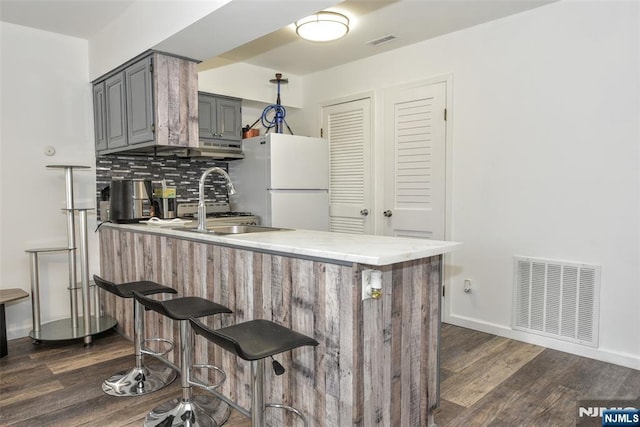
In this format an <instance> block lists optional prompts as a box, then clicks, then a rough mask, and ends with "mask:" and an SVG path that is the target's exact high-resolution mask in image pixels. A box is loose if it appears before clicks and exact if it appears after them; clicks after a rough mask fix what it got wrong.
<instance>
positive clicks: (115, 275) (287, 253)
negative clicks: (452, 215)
mask: <svg viewBox="0 0 640 427" xmlns="http://www.w3.org/2000/svg"><path fill="white" fill-rule="evenodd" d="M456 246H458V243H453V242H439V241H430V240H421V239H407V238H392V237H382V236H364V235H362V236H361V235H349V234H338V233H327V232H317V231H307V230H282V231H270V232H264V233H249V234H238V235H215V234H201V233H194V232H189V231H181V230H175V229H169V228H166V227H158V226H152V225H137V224H136V225H132V224H128V225H124V224H104V225H103V226H102V227H101V228H100V251H101V275H102V276H103V277H104V278H106V279H108V280H111V281H114V282H116V283H118V282H124V281H131V280H141V279H147V280H153V281H157V282H160V283H162V284H165V285H167V286H172V287H174V288H175V289H177V290H178V292H179V294H180V295H196V296H200V297H204V298H208V299H211V300H213V301H216V302H219V303H221V304H224V305H226V306H227V307H229V308H231V309H232V310H233V311H234V313H233V314H231V315H226V316H214V317H212V318H210V319H208V322H209V326H211V327H214V328H217V327H221V326H227V325H230V324H233V323H237V322H242V321H246V320H251V319H254V318H265V319H269V320H273V321H275V322H277V323H280V324H282V325H284V326H287V327H290V328H292V329H294V330H297V331H299V332H301V333H304V334H307V335H310V336H312V337H314V338H315V339H316V340H317V341H318V342H319V343H320V345H318V346H317V347H315V348H304V349H299V350H294V351H293V352H289V353H284V354H282V355H279V356H277V357H276V358H277V359H278V360H279V361H280V362H281V363H282V364H283V365H284V366H285V368H287V372H286V373H285V374H284V375H282V376H274V374H273V372H272V371H271V370H270V369H268V370H267V372H266V376H267V378H266V380H265V397H266V401H268V402H269V401H273V402H286V403H287V404H290V405H292V406H294V407H296V408H298V409H299V410H301V411H302V412H303V413H305V414H306V416H307V418H308V420H309V421H310V424H311V425H313V426H347V425H357V426H373V425H380V426H399V425H407V426H426V425H429V424H431V423H432V422H433V417H432V415H433V412H432V411H433V409H435V408H436V407H437V405H438V400H439V390H438V388H439V378H438V375H439V360H438V358H439V327H440V295H441V282H442V257H443V254H445V253H448V252H451V251H453V250H454V249H455V247H456ZM367 270H377V271H380V272H381V275H382V280H381V283H382V287H381V292H382V295H381V297H380V298H378V299H371V298H369V299H365V300H363V298H362V295H363V291H362V288H363V286H362V281H363V279H362V277H363V272H366V271H367ZM103 310H104V312H105V314H109V315H112V316H114V317H115V318H116V319H117V320H118V322H119V328H120V330H121V331H122V332H123V333H124V334H125V335H126V336H128V337H132V336H133V324H132V313H131V310H132V308H131V304H129V303H128V302H127V301H123V300H122V299H116V298H115V297H112V296H110V295H104V297H103ZM147 316H149V317H151V318H149V317H148V320H147V322H146V325H147V331H146V336H147V337H154V336H160V337H164V338H169V339H173V340H177V338H178V331H177V325H173V323H172V322H171V321H170V320H168V319H166V318H162V317H161V316H157V315H156V314H155V313H148V314H147ZM176 345H178V344H176ZM194 349H195V351H194V353H195V360H196V363H213V364H216V365H218V366H220V367H222V368H223V369H224V370H225V371H226V372H227V379H226V382H225V383H224V384H223V385H222V387H221V389H220V392H221V393H222V394H224V395H226V396H227V397H229V398H231V399H233V400H235V401H236V402H238V403H239V404H240V405H241V406H243V407H245V408H248V407H250V396H249V392H250V387H249V384H250V378H249V377H250V369H249V365H248V364H247V363H244V362H243V361H242V360H239V359H236V358H235V357H234V356H232V355H231V354H230V353H228V352H226V351H224V350H222V349H220V348H217V347H215V346H214V345H212V344H209V343H208V342H206V341H205V340H202V339H197V338H196V340H195V347H194ZM172 353H177V352H175V351H174V352H172ZM168 357H169V359H171V360H173V361H174V362H175V359H174V357H177V354H176V355H173V354H171V353H170V354H169V355H168ZM290 417H291V415H290V414H289V413H288V412H287V411H282V410H276V409H269V410H268V411H267V413H266V420H267V422H268V424H269V425H274V426H276V425H295V424H294V422H293V420H292V419H291V418H290Z"/></svg>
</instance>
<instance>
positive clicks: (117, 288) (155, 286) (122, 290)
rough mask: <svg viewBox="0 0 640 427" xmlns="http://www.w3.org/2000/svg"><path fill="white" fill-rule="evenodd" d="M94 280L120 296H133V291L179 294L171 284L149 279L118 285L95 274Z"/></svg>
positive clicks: (106, 289) (148, 293) (152, 293)
mask: <svg viewBox="0 0 640 427" xmlns="http://www.w3.org/2000/svg"><path fill="white" fill-rule="evenodd" d="M93 281H94V282H95V284H96V285H98V286H99V287H101V288H102V289H104V290H105V291H107V292H111V293H112V294H114V295H117V296H119V297H120V298H133V291H136V292H138V293H139V294H142V295H155V294H163V293H164V294H177V293H178V291H176V290H175V289H173V288H170V287H169V286H164V285H161V284H159V283H156V282H150V281H148V280H139V281H136V282H125V283H121V284H118V285H116V284H115V283H113V282H109V281H108V280H104V279H103V278H101V277H100V276H97V275H95V274H94V275H93Z"/></svg>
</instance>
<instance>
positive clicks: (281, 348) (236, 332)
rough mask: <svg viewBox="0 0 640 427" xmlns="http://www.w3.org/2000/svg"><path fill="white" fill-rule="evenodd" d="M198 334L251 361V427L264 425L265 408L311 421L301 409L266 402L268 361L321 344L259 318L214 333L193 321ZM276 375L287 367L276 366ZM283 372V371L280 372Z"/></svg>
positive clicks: (305, 423) (304, 420)
mask: <svg viewBox="0 0 640 427" xmlns="http://www.w3.org/2000/svg"><path fill="white" fill-rule="evenodd" d="M190 321H191V326H192V327H193V330H194V331H195V332H196V334H199V335H202V336H203V337H205V338H206V339H208V340H209V341H211V342H213V343H214V344H216V345H219V346H220V347H222V348H223V349H225V350H227V351H229V352H231V353H233V354H235V355H236V356H238V357H240V358H242V359H244V360H248V361H251V382H252V384H251V389H252V396H251V426H252V427H263V426H264V410H265V407H276V408H283V409H286V410H288V411H291V412H293V413H295V414H296V415H298V416H299V417H300V418H301V419H302V420H303V422H304V425H305V426H307V425H308V423H307V419H306V418H305V417H304V415H303V414H302V413H301V412H300V411H299V410H297V409H295V408H293V407H291V406H287V405H282V404H275V403H265V402H264V359H265V358H267V357H270V356H273V355H276V354H278V353H283V352H285V351H289V350H293V349H294V348H298V347H302V346H308V345H310V346H317V345H318V341H316V340H314V339H313V338H311V337H308V336H306V335H303V334H301V333H298V332H296V331H293V330H291V329H289V328H286V327H284V326H280V325H278V324H277V323H274V322H271V321H269V320H263V319H257V320H250V321H248V322H243V323H238V324H236V325H232V326H228V327H225V328H221V329H216V330H212V329H210V328H208V327H207V326H206V325H204V324H202V323H201V322H200V321H198V320H196V319H190ZM276 366H278V368H276V369H277V370H276V375H279V374H282V373H283V372H284V368H282V366H279V364H278V365H274V368H275V367H276ZM278 370H279V371H278Z"/></svg>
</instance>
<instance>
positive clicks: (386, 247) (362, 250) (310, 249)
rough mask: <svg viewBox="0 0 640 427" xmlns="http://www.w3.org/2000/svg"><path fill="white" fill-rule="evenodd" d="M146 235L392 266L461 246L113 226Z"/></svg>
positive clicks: (303, 233) (299, 233) (321, 234)
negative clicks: (202, 232)
mask: <svg viewBox="0 0 640 427" xmlns="http://www.w3.org/2000/svg"><path fill="white" fill-rule="evenodd" d="M103 226H110V227H116V228H120V229H125V230H131V231H136V232H143V233H153V234H162V235H166V236H173V237H177V238H183V239H187V240H195V241H199V242H206V243H213V244H215V243H219V244H223V245H226V246H234V247H238V248H242V249H255V250H260V251H263V252H273V253H282V254H292V255H298V256H304V257H312V258H322V259H329V260H336V261H341V262H355V263H361V264H369V265H388V264H394V263H397V262H403V261H411V260H414V259H420V258H427V257H431V256H434V255H440V254H445V253H448V252H452V251H453V250H455V248H456V247H457V246H459V245H461V243H457V242H445V241H438V240H427V239H412V238H406V237H387V236H372V235H359V234H345V233H330V232H326V231H311V230H281V231H268V232H260V233H247V234H235V235H233V234H227V235H218V234H201V233H194V232H190V231H181V230H174V229H171V228H169V227H158V226H154V225H145V224H110V223H105V224H104V225H103Z"/></svg>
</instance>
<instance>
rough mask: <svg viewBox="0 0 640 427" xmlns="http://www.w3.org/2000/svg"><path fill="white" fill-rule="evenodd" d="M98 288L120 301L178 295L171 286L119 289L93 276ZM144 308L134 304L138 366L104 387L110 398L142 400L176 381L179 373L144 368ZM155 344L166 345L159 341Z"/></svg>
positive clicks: (125, 285) (135, 285) (137, 285)
mask: <svg viewBox="0 0 640 427" xmlns="http://www.w3.org/2000/svg"><path fill="white" fill-rule="evenodd" d="M93 281H94V282H95V284H96V285H97V286H98V287H100V288H102V289H104V290H105V291H107V292H109V293H112V294H114V295H116V296H119V297H120V298H133V292H134V291H135V292H138V293H140V294H144V295H153V294H175V293H177V291H176V290H175V289H173V288H170V287H168V286H163V285H161V284H159V283H155V282H150V281H146V280H142V281H137V282H126V283H121V284H119V285H116V284H115V283H113V282H110V281H108V280H105V279H103V278H101V277H99V276H97V275H94V276H93ZM143 310H144V308H143V307H142V305H140V304H139V303H137V302H136V301H135V300H134V302H133V345H134V349H135V356H136V364H135V366H134V367H133V368H132V369H131V370H129V371H126V372H120V373H117V374H115V375H113V376H111V377H110V378H108V379H106V380H105V381H104V382H103V383H102V391H104V392H105V393H107V394H108V395H111V396H140V395H143V394H147V393H151V392H153V391H156V390H159V389H161V388H162V387H164V386H166V385H169V384H171V383H172V382H173V380H175V379H176V376H177V375H176V371H175V370H173V369H171V368H169V367H164V368H162V369H158V368H153V367H148V366H144V364H143V351H142V343H143V338H142V337H143V335H144V311H143ZM154 340H159V341H165V342H167V341H166V340H162V339H159V338H155V339H154Z"/></svg>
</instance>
